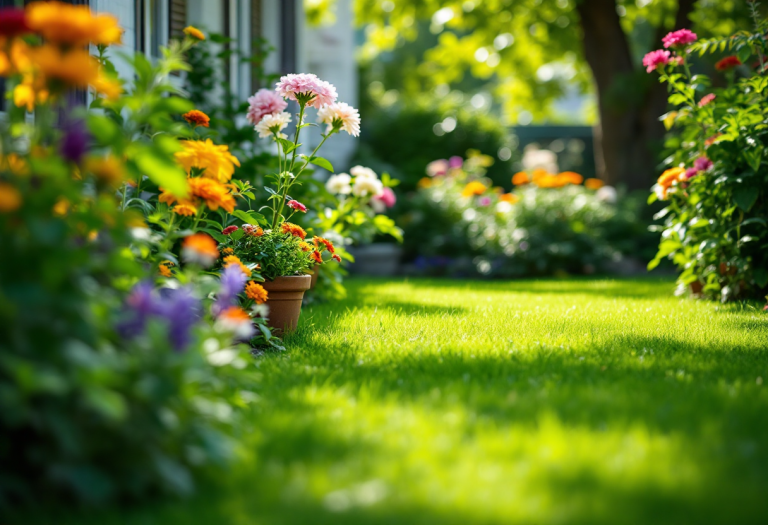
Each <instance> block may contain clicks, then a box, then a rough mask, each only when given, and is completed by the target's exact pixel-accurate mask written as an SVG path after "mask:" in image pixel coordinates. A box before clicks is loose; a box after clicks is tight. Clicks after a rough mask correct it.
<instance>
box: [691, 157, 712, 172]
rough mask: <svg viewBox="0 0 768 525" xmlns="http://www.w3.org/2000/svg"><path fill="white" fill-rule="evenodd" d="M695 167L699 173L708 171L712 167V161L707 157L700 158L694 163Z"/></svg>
mask: <svg viewBox="0 0 768 525" xmlns="http://www.w3.org/2000/svg"><path fill="white" fill-rule="evenodd" d="M693 167H694V168H696V170H698V171H707V170H708V169H709V168H711V167H712V161H711V160H709V159H708V158H707V157H699V158H698V159H696V160H695V161H694V163H693Z"/></svg>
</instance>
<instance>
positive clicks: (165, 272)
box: [157, 263, 173, 277]
mask: <svg viewBox="0 0 768 525" xmlns="http://www.w3.org/2000/svg"><path fill="white" fill-rule="evenodd" d="M157 270H158V271H159V272H160V275H162V276H163V277H171V276H172V275H173V274H172V273H171V269H170V268H168V267H167V266H166V265H165V264H162V263H161V264H158V265H157Z"/></svg>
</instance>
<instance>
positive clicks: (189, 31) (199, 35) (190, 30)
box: [184, 26, 205, 40]
mask: <svg viewBox="0 0 768 525" xmlns="http://www.w3.org/2000/svg"><path fill="white" fill-rule="evenodd" d="M184 34H185V35H187V36H191V37H192V38H196V39H197V40H205V34H203V32H202V31H200V30H199V29H198V28H196V27H194V26H187V27H185V28H184Z"/></svg>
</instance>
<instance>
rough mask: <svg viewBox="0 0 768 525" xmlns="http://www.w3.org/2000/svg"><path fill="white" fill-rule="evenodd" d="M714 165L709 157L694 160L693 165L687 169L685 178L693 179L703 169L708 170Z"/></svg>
mask: <svg viewBox="0 0 768 525" xmlns="http://www.w3.org/2000/svg"><path fill="white" fill-rule="evenodd" d="M711 167H712V161H711V160H709V159H708V158H707V157H699V158H698V159H696V160H695V161H694V162H693V167H692V168H688V169H687V170H685V180H688V179H691V178H693V177H695V176H696V175H698V174H699V173H700V172H702V171H707V170H708V169H709V168H711Z"/></svg>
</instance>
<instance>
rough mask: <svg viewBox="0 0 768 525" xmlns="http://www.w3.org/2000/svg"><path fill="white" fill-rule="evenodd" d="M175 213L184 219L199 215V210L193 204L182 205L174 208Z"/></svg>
mask: <svg viewBox="0 0 768 525" xmlns="http://www.w3.org/2000/svg"><path fill="white" fill-rule="evenodd" d="M173 213H175V214H177V215H183V216H184V217H193V216H195V215H197V208H196V207H195V206H193V205H192V204H188V203H181V204H177V205H176V206H174V207H173Z"/></svg>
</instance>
